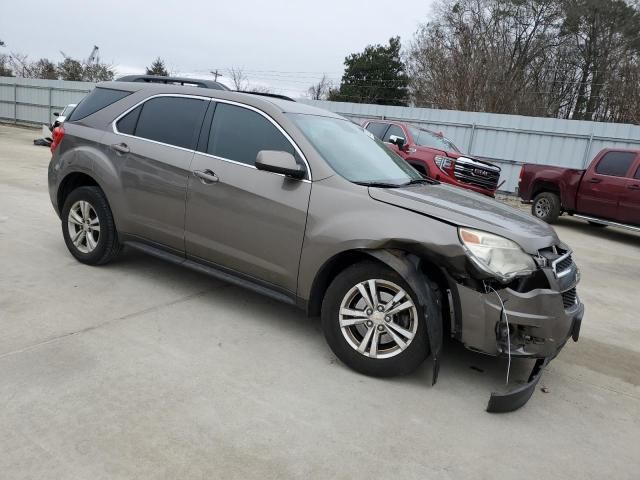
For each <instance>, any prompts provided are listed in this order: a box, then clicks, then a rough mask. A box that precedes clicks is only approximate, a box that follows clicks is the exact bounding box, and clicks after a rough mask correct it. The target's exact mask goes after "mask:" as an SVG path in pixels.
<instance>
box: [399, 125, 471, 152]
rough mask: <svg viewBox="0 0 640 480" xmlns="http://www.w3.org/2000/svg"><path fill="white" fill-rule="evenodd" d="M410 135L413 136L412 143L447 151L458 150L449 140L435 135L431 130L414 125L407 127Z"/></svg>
mask: <svg viewBox="0 0 640 480" xmlns="http://www.w3.org/2000/svg"><path fill="white" fill-rule="evenodd" d="M409 131H410V132H411V136H412V137H413V143H415V144H416V145H420V146H422V147H429V148H437V149H438V150H444V151H447V152H460V150H458V147H456V146H455V145H454V144H453V143H452V142H451V141H450V140H448V139H446V138H444V137H441V136H440V135H436V134H435V133H433V132H429V131H427V130H422V129H420V128H416V127H409Z"/></svg>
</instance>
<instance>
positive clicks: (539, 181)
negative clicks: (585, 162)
mask: <svg viewBox="0 0 640 480" xmlns="http://www.w3.org/2000/svg"><path fill="white" fill-rule="evenodd" d="M518 192H519V194H520V197H521V198H522V200H523V201H525V202H532V207H531V211H532V213H533V214H534V215H535V216H536V217H538V218H540V219H542V220H544V221H545V222H548V223H553V222H555V221H556V220H557V219H558V217H559V216H560V215H561V214H562V213H565V212H566V213H568V214H570V215H575V216H577V217H580V218H583V219H585V220H587V221H589V223H591V224H593V225H597V226H606V225H618V226H624V227H627V228H631V229H634V230H637V229H638V228H637V227H640V151H638V150H619V149H606V150H602V151H601V152H600V153H598V155H596V157H595V158H594V159H593V161H592V162H591V164H590V165H589V168H587V169H586V170H576V169H571V168H560V167H552V166H550V165H523V167H522V170H520V181H519V184H518Z"/></svg>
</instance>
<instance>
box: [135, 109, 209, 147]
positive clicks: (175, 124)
mask: <svg viewBox="0 0 640 480" xmlns="http://www.w3.org/2000/svg"><path fill="white" fill-rule="evenodd" d="M206 107H207V101H205V100H200V99H198V98H185V97H158V98H152V99H151V100H148V101H147V102H145V103H144V105H143V106H142V111H141V112H140V115H139V118H138V122H137V125H136V127H135V136H136V137H142V138H147V139H149V140H155V141H156V142H162V143H168V144H169V145H175V146H177V147H183V148H195V143H196V141H197V139H198V134H199V133H200V127H201V126H202V119H203V117H204V112H205V109H206ZM131 113H133V112H131ZM126 118H127V117H123V118H122V120H125V119H126ZM130 123H133V119H127V122H125V128H127V127H130ZM123 133H124V132H123Z"/></svg>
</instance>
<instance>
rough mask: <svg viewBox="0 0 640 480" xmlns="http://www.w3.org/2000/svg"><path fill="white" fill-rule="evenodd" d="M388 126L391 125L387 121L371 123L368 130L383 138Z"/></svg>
mask: <svg viewBox="0 0 640 480" xmlns="http://www.w3.org/2000/svg"><path fill="white" fill-rule="evenodd" d="M388 126H389V125H387V124H386V123H370V124H369V125H367V130H369V131H370V132H371V133H373V134H374V135H375V136H376V137H378V138H382V136H383V135H384V132H385V131H386V130H387V127H388Z"/></svg>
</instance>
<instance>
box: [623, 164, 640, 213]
mask: <svg viewBox="0 0 640 480" xmlns="http://www.w3.org/2000/svg"><path fill="white" fill-rule="evenodd" d="M631 173H632V176H631V177H630V178H628V179H627V181H626V183H627V187H626V189H625V192H624V193H623V195H622V197H621V198H620V206H619V221H620V222H622V223H628V224H631V225H640V156H638V159H637V160H636V164H635V166H634V167H633V169H632V172H631Z"/></svg>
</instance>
